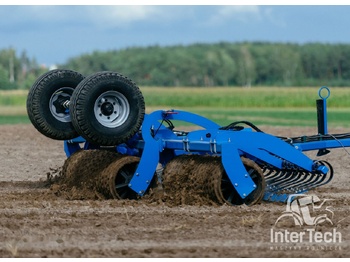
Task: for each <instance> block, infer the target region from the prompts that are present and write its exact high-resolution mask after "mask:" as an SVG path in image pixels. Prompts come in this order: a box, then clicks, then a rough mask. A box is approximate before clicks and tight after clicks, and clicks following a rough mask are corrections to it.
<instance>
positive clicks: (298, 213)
mask: <svg viewBox="0 0 350 262" xmlns="http://www.w3.org/2000/svg"><path fill="white" fill-rule="evenodd" d="M330 200H332V199H325V200H323V201H321V200H320V199H319V198H318V197H317V196H315V195H305V194H293V195H290V196H289V197H288V200H287V206H286V211H284V212H283V214H282V215H281V216H280V217H279V218H278V219H277V220H276V222H275V226H276V225H278V222H280V221H283V220H284V219H286V218H293V219H294V223H295V225H296V226H300V227H301V226H302V225H308V226H317V225H320V224H323V223H329V224H331V225H333V222H332V220H331V219H332V218H333V216H334V213H333V211H332V210H331V207H330V206H327V207H325V208H323V207H324V204H325V202H326V201H330ZM320 202H321V203H320ZM316 203H319V204H318V205H316ZM317 211H323V213H322V214H319V215H317V213H316V212H317ZM313 214H315V215H313Z"/></svg>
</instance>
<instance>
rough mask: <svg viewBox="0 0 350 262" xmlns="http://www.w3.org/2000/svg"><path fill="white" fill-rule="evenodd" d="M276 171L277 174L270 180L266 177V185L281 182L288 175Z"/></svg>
mask: <svg viewBox="0 0 350 262" xmlns="http://www.w3.org/2000/svg"><path fill="white" fill-rule="evenodd" d="M274 171H275V174H273V175H271V176H270V177H268V178H266V177H265V181H266V183H268V184H272V183H274V182H276V181H279V180H281V179H285V177H286V175H287V174H286V172H285V171H282V170H277V169H275V170H274Z"/></svg>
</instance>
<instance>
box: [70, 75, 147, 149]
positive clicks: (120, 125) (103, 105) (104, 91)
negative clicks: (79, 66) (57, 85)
mask: <svg viewBox="0 0 350 262" xmlns="http://www.w3.org/2000/svg"><path fill="white" fill-rule="evenodd" d="M70 110H71V116H72V122H73V126H74V127H75V129H76V130H77V132H78V133H79V134H80V135H81V136H82V137H84V138H85V139H86V140H87V141H89V142H90V143H93V144H98V145H102V146H114V145H118V144H121V143H124V142H126V141H127V140H128V139H129V138H131V137H132V136H133V135H134V134H135V133H136V132H137V131H139V129H140V126H141V124H142V121H143V118H144V114H145V102H144V98H143V96H142V93H141V91H140V90H139V88H138V87H137V86H136V85H135V83H133V82H132V81H131V80H129V79H128V78H126V77H124V76H122V75H120V74H118V73H115V72H99V73H96V74H93V75H91V76H89V77H87V78H85V79H84V80H83V81H82V82H81V83H80V84H79V85H78V87H77V89H76V90H75V91H74V93H73V96H72V103H71V104H70Z"/></svg>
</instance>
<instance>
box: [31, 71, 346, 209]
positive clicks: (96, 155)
mask: <svg viewBox="0 0 350 262" xmlns="http://www.w3.org/2000/svg"><path fill="white" fill-rule="evenodd" d="M324 93H326V95H324ZM329 95H330V91H329V89H328V88H327V87H321V88H320V90H319V96H320V99H317V100H316V105H317V119H318V134H316V135H312V136H300V137H291V138H289V137H280V136H274V135H271V134H268V133H265V132H263V131H262V130H260V129H259V128H258V127H256V126H255V125H254V124H252V123H250V122H248V121H237V122H234V123H231V124H229V125H227V126H220V125H218V124H217V123H215V122H213V121H211V120H209V119H207V118H205V117H203V116H200V115H197V114H194V113H191V112H186V111H182V110H176V109H171V110H157V111H154V112H152V113H150V114H145V103H144V98H143V95H142V93H141V91H140V89H139V88H138V86H137V85H136V84H135V83H134V82H133V81H132V80H130V79H129V78H127V77H125V76H123V75H121V74H119V73H117V72H110V71H104V72H98V73H95V74H92V75H90V76H87V77H84V76H82V75H81V74H79V73H77V72H75V71H71V70H61V69H58V70H52V71H49V72H47V73H45V74H44V75H42V76H41V77H39V78H38V79H37V81H36V82H35V83H34V84H33V86H32V88H31V89H30V91H29V94H28V98H27V111H28V115H29V118H30V120H31V122H32V123H33V125H34V127H35V128H36V129H37V130H38V131H39V132H41V133H42V134H43V135H45V136H47V137H49V138H52V139H56V140H62V141H64V150H65V153H66V155H67V160H66V162H65V164H64V166H63V169H62V172H63V173H67V174H66V175H68V176H71V177H72V179H73V178H74V179H80V180H82V181H84V174H87V173H91V172H94V174H95V176H94V181H93V183H94V186H95V188H96V190H97V191H98V192H99V193H100V194H103V195H104V196H106V197H108V198H116V199H136V198H140V197H142V196H144V195H145V194H147V193H148V192H149V190H150V189H151V188H154V187H155V186H159V185H160V186H161V188H162V190H163V192H164V193H165V194H167V195H168V196H169V195H170V196H171V195H172V194H173V195H176V194H178V195H182V196H186V194H189V193H191V194H193V193H195V194H193V195H192V196H193V197H190V198H187V200H186V201H182V200H181V199H182V198H181V199H180V200H179V202H180V203H187V204H191V198H193V199H197V198H205V199H208V200H209V201H211V202H214V203H217V204H225V203H226V204H232V205H241V204H245V205H253V204H256V203H259V202H260V201H262V200H264V201H279V202H285V201H286V200H287V199H288V196H289V195H291V194H297V193H305V192H307V191H308V190H310V189H313V188H316V187H319V186H322V185H325V184H327V183H329V182H330V181H331V179H332V177H333V168H332V166H331V165H330V164H329V163H328V162H326V161H323V160H313V159H310V158H309V157H308V156H307V155H306V154H304V153H303V152H305V151H310V150H318V152H317V155H318V156H322V155H325V154H327V153H329V152H330V151H329V150H328V149H329V148H339V147H346V146H350V134H335V135H332V134H328V130H327V108H326V100H327V98H328V97H329ZM175 122H176V123H179V122H180V123H182V122H187V123H189V124H190V125H191V126H195V127H196V128H195V129H193V131H181V130H177V129H175V126H174V123H175Z"/></svg>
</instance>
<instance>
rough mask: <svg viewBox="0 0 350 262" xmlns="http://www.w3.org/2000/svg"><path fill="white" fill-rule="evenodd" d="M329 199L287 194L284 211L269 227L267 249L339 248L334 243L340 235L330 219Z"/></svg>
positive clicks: (339, 240)
mask: <svg viewBox="0 0 350 262" xmlns="http://www.w3.org/2000/svg"><path fill="white" fill-rule="evenodd" d="M331 201H332V199H324V200H321V199H320V198H319V197H318V196H316V195H306V194H292V195H289V197H288V200H287V205H286V208H285V211H283V212H282V214H281V215H280V216H279V217H278V218H277V219H276V222H275V223H274V226H273V228H271V229H270V243H271V244H273V246H271V247H270V249H276V250H282V249H283V250H284V249H286V248H287V247H289V248H290V249H292V248H293V249H298V250H301V249H304V250H308V249H310V250H311V249H313V250H314V249H315V248H319V249H320V250H330V249H332V250H336V249H338V250H340V249H341V247H340V245H339V246H337V245H336V244H340V243H341V242H342V234H341V232H339V231H338V228H337V225H335V224H334V222H333V217H334V212H333V210H332V207H331V206H330V205H329V203H331ZM276 244H279V246H278V245H276Z"/></svg>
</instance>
